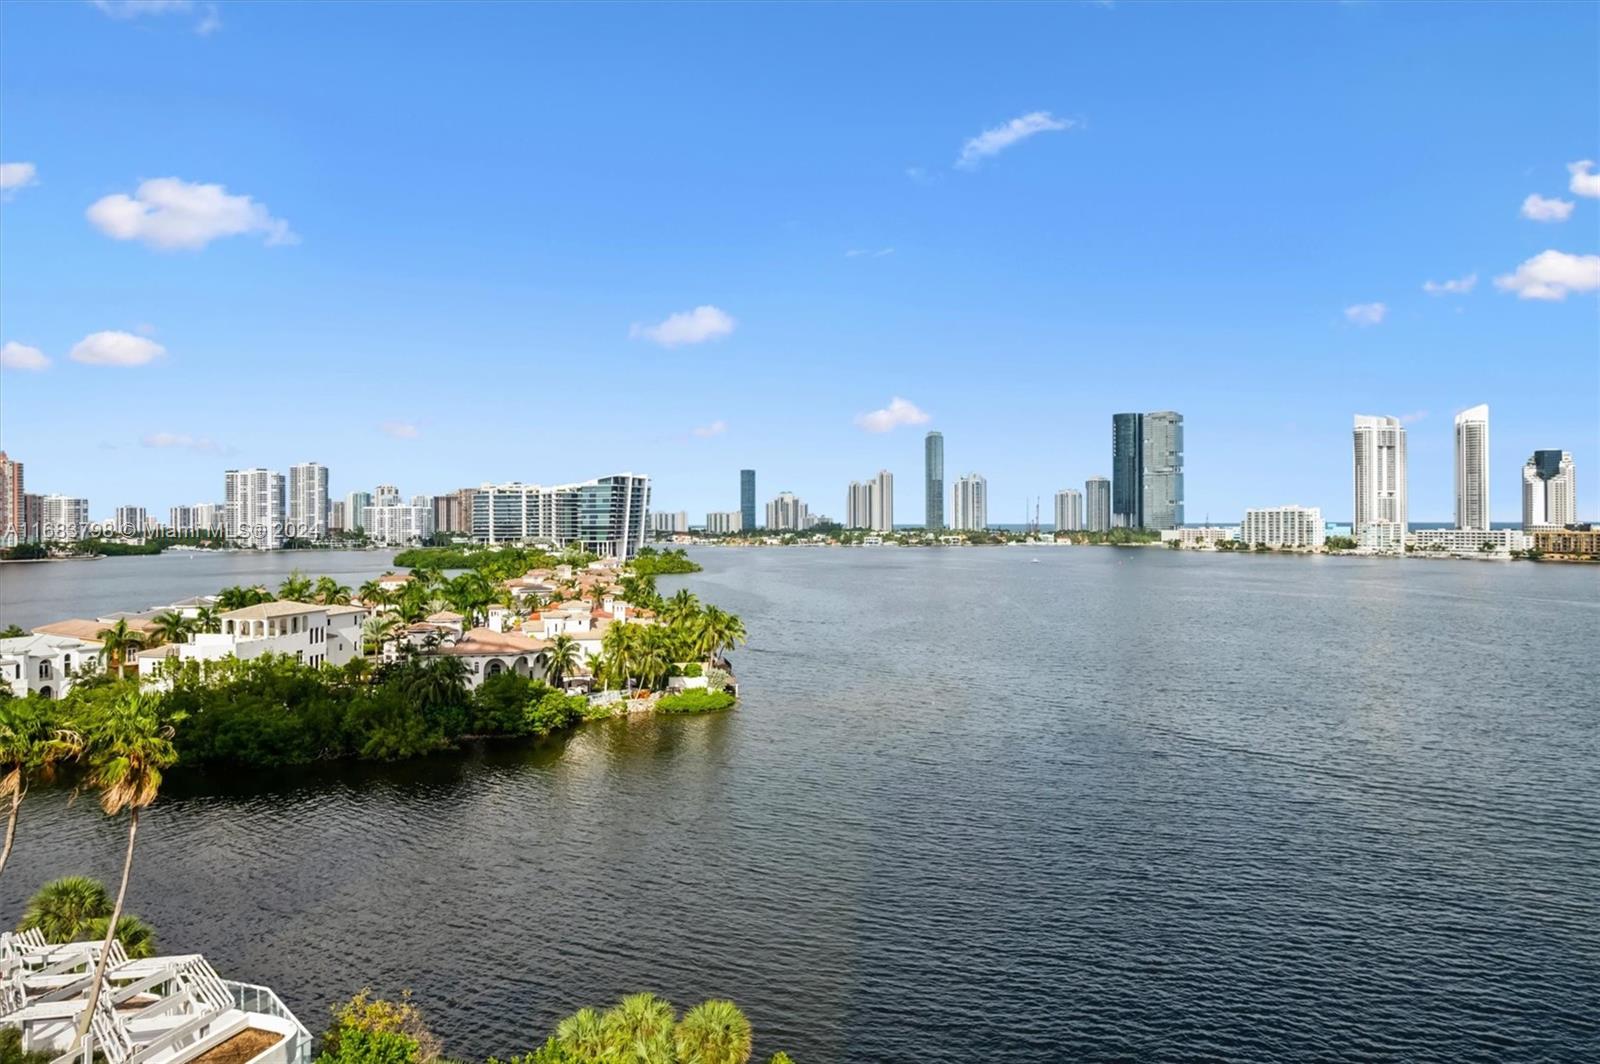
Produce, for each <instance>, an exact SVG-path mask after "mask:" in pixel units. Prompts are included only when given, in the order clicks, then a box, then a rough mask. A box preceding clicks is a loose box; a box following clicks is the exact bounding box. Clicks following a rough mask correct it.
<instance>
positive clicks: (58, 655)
mask: <svg viewBox="0 0 1600 1064" xmlns="http://www.w3.org/2000/svg"><path fill="white" fill-rule="evenodd" d="M101 667H102V666H101V661H100V644H99V643H98V642H96V641H92V640H88V639H78V638H75V637H73V636H66V635H49V634H37V633H36V634H34V635H20V636H16V637H14V638H11V639H0V683H3V684H4V686H5V687H6V688H7V689H8V690H9V691H10V692H11V694H12V695H13V696H15V697H17V698H25V697H27V696H28V695H29V694H37V695H40V696H42V697H44V698H61V697H63V696H65V695H66V693H67V692H68V691H70V690H72V681H73V679H74V677H76V676H78V675H81V674H83V673H84V672H85V671H88V672H99V671H100V669H101Z"/></svg>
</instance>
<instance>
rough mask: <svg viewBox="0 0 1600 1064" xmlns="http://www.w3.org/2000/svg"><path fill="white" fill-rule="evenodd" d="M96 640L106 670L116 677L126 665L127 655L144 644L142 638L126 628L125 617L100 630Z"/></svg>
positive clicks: (126, 620)
mask: <svg viewBox="0 0 1600 1064" xmlns="http://www.w3.org/2000/svg"><path fill="white" fill-rule="evenodd" d="M96 638H98V639H99V640H100V653H101V655H102V656H104V657H105V658H106V660H107V668H108V669H109V670H110V671H112V672H115V673H116V674H117V675H118V676H121V675H122V667H123V666H124V665H125V664H127V660H128V653H129V652H130V651H133V650H137V649H138V648H139V647H140V646H142V645H143V644H144V636H142V635H140V634H139V633H138V632H136V631H134V630H133V629H132V628H129V627H128V619H127V618H126V617H118V618H117V623H116V624H113V625H112V626H111V627H110V628H102V629H100V632H99V635H98V636H97V637H96Z"/></svg>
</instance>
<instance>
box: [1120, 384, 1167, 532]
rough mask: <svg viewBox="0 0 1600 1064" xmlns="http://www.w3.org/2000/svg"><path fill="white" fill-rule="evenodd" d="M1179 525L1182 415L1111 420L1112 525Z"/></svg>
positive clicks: (1122, 416) (1157, 413) (1123, 416)
mask: <svg viewBox="0 0 1600 1064" xmlns="http://www.w3.org/2000/svg"><path fill="white" fill-rule="evenodd" d="M1181 524H1183V415H1182V414H1180V413H1178V412H1177V411H1175V410H1157V411H1154V412H1152V413H1149V414H1112V415H1111V525H1112V527H1113V528H1151V529H1164V528H1177V527H1178V526H1179V525H1181Z"/></svg>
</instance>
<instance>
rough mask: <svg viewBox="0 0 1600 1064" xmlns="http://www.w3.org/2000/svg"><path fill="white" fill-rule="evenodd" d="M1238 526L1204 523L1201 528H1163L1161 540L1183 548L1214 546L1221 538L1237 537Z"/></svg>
mask: <svg viewBox="0 0 1600 1064" xmlns="http://www.w3.org/2000/svg"><path fill="white" fill-rule="evenodd" d="M1238 538H1239V526H1238V525H1233V526H1231V527H1225V526H1223V525H1206V526H1205V527H1203V528H1163V529H1162V530H1161V542H1163V543H1176V544H1177V545H1178V546H1180V547H1182V548H1183V549H1184V550H1201V549H1204V548H1207V547H1215V546H1216V545H1217V544H1218V543H1221V542H1222V541H1223V540H1229V539H1238Z"/></svg>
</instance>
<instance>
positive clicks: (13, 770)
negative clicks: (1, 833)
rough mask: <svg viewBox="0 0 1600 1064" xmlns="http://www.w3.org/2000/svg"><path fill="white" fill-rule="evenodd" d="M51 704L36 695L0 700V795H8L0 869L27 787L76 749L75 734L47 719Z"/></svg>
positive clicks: (45, 778)
mask: <svg viewBox="0 0 1600 1064" xmlns="http://www.w3.org/2000/svg"><path fill="white" fill-rule="evenodd" d="M51 705H52V704H51V703H49V702H45V701H43V700H41V699H36V698H7V699H4V700H0V798H10V799H11V808H10V811H9V812H8V813H7V816H6V841H5V847H4V848H3V849H0V872H4V871H5V867H6V861H8V860H9V859H10V858H11V843H12V842H13V840H15V838H16V835H17V813H18V810H19V809H20V807H21V805H22V799H23V798H24V797H26V796H27V793H28V787H29V785H30V784H32V783H34V782H36V781H37V782H48V781H49V780H50V779H51V778H53V777H54V776H55V769H56V765H57V764H58V763H60V762H61V761H64V760H66V759H68V758H70V757H73V756H75V754H76V753H77V745H76V742H75V740H76V736H75V735H73V733H71V732H65V731H57V730H56V729H55V728H54V727H53V726H52V724H53V722H52V721H51V719H50V715H49V707H50V706H51Z"/></svg>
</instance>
